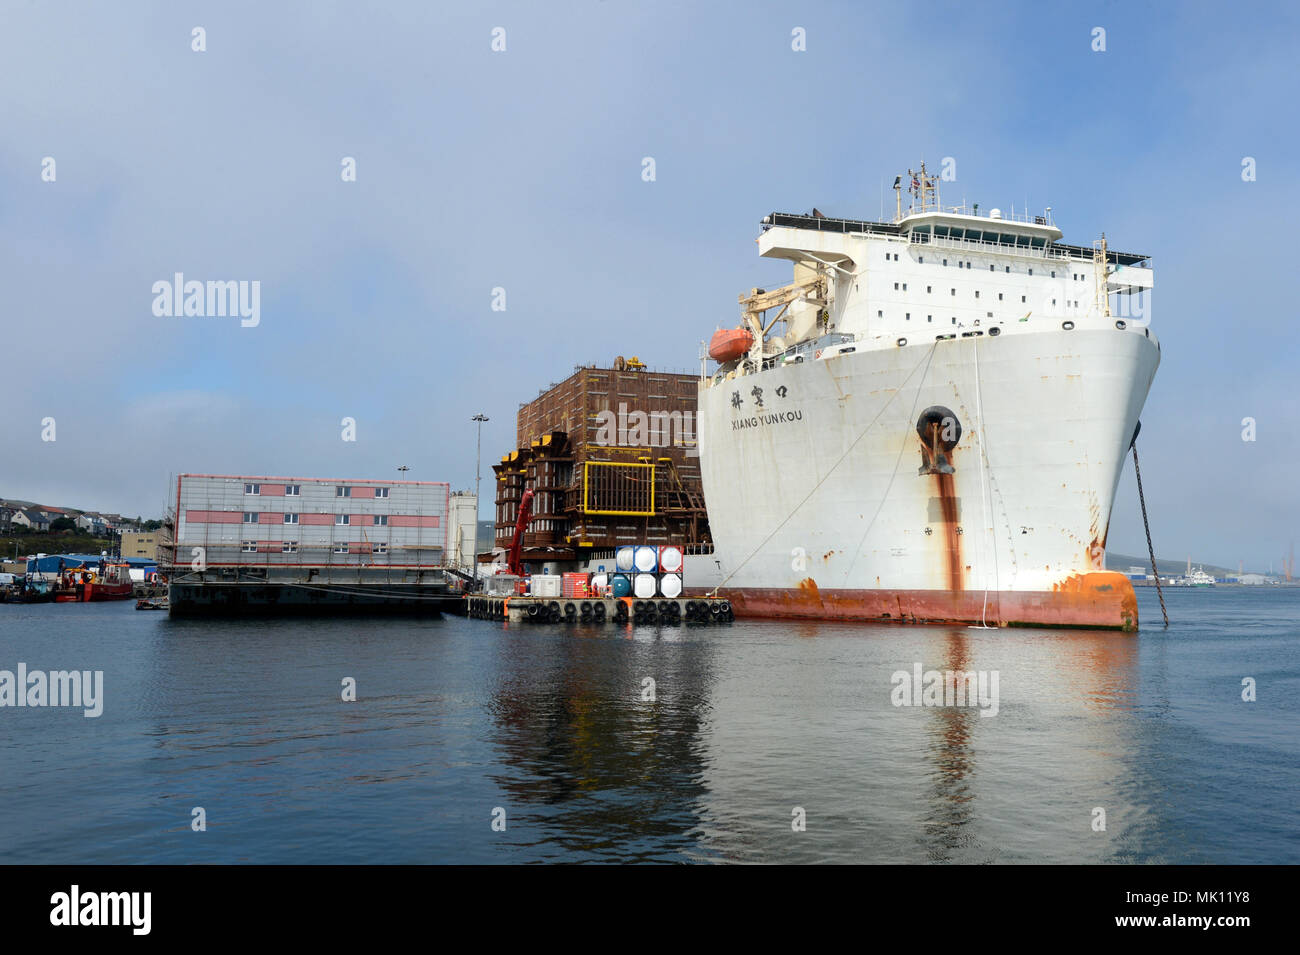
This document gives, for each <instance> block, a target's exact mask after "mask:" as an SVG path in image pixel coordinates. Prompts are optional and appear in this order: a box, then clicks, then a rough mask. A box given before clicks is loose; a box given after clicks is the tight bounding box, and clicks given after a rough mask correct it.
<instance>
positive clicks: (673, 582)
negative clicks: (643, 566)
mask: <svg viewBox="0 0 1300 955" xmlns="http://www.w3.org/2000/svg"><path fill="white" fill-rule="evenodd" d="M659 593H661V594H663V595H664V596H665V597H670V598H672V597H680V596H681V595H682V578H681V577H680V576H679V575H677V574H664V575H663V576H662V577H660V578H659Z"/></svg>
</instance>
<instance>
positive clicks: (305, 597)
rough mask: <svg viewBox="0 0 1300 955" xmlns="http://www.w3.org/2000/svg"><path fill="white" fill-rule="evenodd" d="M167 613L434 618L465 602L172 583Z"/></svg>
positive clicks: (432, 593) (435, 590)
mask: <svg viewBox="0 0 1300 955" xmlns="http://www.w3.org/2000/svg"><path fill="white" fill-rule="evenodd" d="M168 600H169V609H170V611H171V614H172V616H176V617H185V616H189V617H206V616H212V617H219V616H235V615H238V616H281V615H283V616H297V615H302V616H310V615H324V614H329V615H336V614H349V613H355V614H395V615H414V616H430V617H436V616H439V615H440V614H442V613H444V612H450V613H457V612H463V610H462V609H461V608H462V607H463V606H464V599H463V598H462V597H461V596H460V595H459V594H453V593H449V592H448V590H447V588H446V586H445V585H441V584H438V585H418V584H413V585H403V586H397V585H384V586H366V585H357V584H352V585H341V584H330V585H329V586H328V587H318V586H311V585H305V584H292V583H285V584H278V583H267V584H257V585H249V584H246V583H239V584H237V583H228V584H227V583H220V582H211V581H209V582H205V583H202V584H187V583H175V582H173V583H172V584H171V586H170V587H169V589H168Z"/></svg>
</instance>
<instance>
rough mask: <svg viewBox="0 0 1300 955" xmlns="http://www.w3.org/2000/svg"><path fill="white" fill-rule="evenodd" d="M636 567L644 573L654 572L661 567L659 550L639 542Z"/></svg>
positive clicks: (635, 558) (635, 557)
mask: <svg viewBox="0 0 1300 955" xmlns="http://www.w3.org/2000/svg"><path fill="white" fill-rule="evenodd" d="M634 560H635V561H636V569H637V571H638V572H640V573H642V574H653V573H654V572H655V571H656V570H658V569H659V551H658V550H656V549H655V548H653V547H651V546H650V545H649V544H638V545H637V548H636V554H635V555H634Z"/></svg>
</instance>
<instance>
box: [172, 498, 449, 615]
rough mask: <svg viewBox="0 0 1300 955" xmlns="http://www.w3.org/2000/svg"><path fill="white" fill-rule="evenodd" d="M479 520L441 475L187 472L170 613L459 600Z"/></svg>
mask: <svg viewBox="0 0 1300 955" xmlns="http://www.w3.org/2000/svg"><path fill="white" fill-rule="evenodd" d="M453 517H454V518H455V519H456V520H452V519H450V518H453ZM473 520H474V509H473V508H472V507H458V508H456V509H455V513H454V514H453V509H452V507H451V494H450V487H449V486H448V485H447V484H446V483H444V482H439V481H388V480H374V479H336V478H304V477H268V476H255V475H219V474H182V475H180V476H179V477H178V478H177V480H176V497H175V502H174V510H173V511H172V513H171V514H169V515H168V522H167V523H169V524H171V525H172V526H173V527H174V531H175V533H174V542H173V544H172V550H171V561H170V564H169V566H166V567H164V568H162V570H163V572H164V573H165V574H166V575H167V577H168V597H169V606H170V611H171V613H172V614H173V615H185V614H202V613H229V612H243V611H256V612H285V613H292V612H307V611H329V612H338V611H340V610H355V611H366V612H372V611H406V612H414V613H437V612H438V611H439V610H441V609H447V608H452V609H455V608H456V607H457V606H458V605H459V603H460V602H461V600H460V595H461V593H462V592H463V589H464V582H465V581H466V580H468V579H469V576H470V575H469V568H468V567H467V566H464V565H461V564H458V563H456V562H455V561H454V560H453V558H452V556H451V551H452V550H453V549H454V548H455V547H456V545H457V542H458V541H460V540H462V539H464V531H463V529H462V528H460V527H459V526H458V525H457V523H456V521H468V522H470V523H471V525H472V523H473ZM469 533H470V535H471V539H472V533H473V531H472V530H471V531H470V532H469Z"/></svg>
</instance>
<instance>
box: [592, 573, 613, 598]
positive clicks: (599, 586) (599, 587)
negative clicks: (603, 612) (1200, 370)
mask: <svg viewBox="0 0 1300 955" xmlns="http://www.w3.org/2000/svg"><path fill="white" fill-rule="evenodd" d="M607 587H609V574H592V575H591V589H592V590H594V591H595V592H596V593H599V594H603V593H604V592H605V589H606V588H607Z"/></svg>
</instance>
